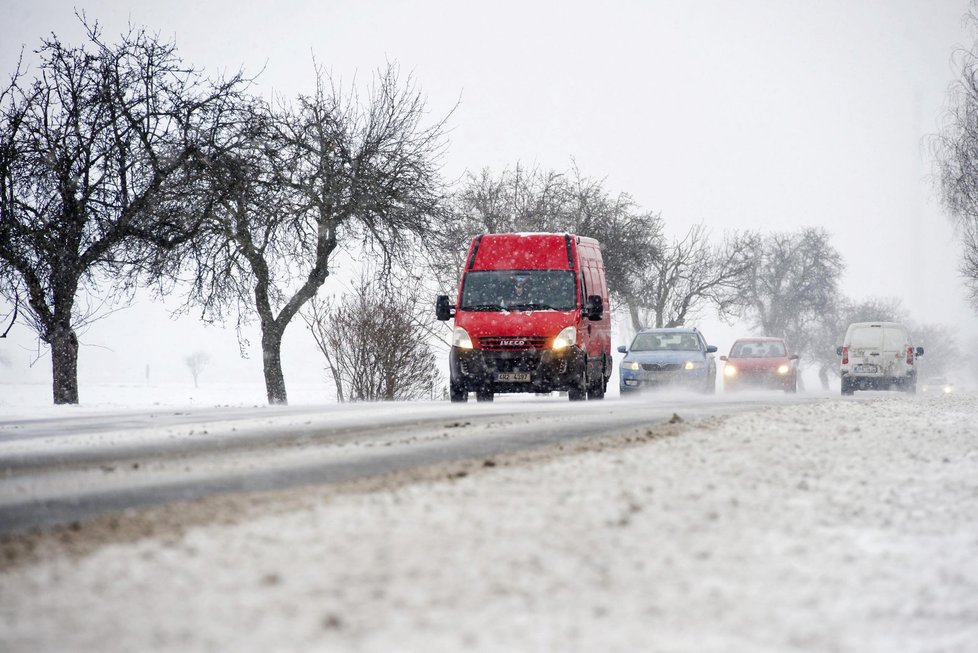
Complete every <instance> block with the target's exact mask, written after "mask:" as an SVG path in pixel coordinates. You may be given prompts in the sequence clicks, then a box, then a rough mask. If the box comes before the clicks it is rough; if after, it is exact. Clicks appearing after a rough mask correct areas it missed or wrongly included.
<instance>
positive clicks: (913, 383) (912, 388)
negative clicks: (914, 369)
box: [903, 379, 917, 395]
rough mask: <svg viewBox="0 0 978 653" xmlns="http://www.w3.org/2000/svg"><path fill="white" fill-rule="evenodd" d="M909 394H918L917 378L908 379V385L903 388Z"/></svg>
mask: <svg viewBox="0 0 978 653" xmlns="http://www.w3.org/2000/svg"><path fill="white" fill-rule="evenodd" d="M903 389H904V390H905V391H906V392H907V394H908V395H915V394H917V379H913V380H910V381H907V385H906V386H904V388H903Z"/></svg>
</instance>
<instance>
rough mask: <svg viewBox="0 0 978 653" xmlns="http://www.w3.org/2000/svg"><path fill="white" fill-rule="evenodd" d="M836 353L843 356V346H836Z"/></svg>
mask: <svg viewBox="0 0 978 653" xmlns="http://www.w3.org/2000/svg"><path fill="white" fill-rule="evenodd" d="M835 355H836V356H841V355H842V347H836V348H835Z"/></svg>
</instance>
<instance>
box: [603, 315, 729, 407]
mask: <svg viewBox="0 0 978 653" xmlns="http://www.w3.org/2000/svg"><path fill="white" fill-rule="evenodd" d="M716 350H717V348H716V347H715V346H714V345H708V344H706V339H704V338H703V334H701V333H700V332H699V331H698V330H697V329H696V328H673V329H643V330H642V331H639V332H638V333H637V334H635V338H634V339H633V340H632V344H631V346H629V347H625V346H621V347H619V348H618V351H620V352H621V353H623V354H625V359H624V360H623V361H622V362H621V365H620V366H619V367H618V373H619V377H620V386H619V387H620V389H621V394H622V395H627V394H631V393H635V392H639V391H641V390H647V389H651V388H660V387H665V386H678V387H684V388H689V389H693V390H698V391H700V392H706V393H713V392H714V391H715V390H716V378H717V366H716V360H715V358H714V356H713V353H714V352H716Z"/></svg>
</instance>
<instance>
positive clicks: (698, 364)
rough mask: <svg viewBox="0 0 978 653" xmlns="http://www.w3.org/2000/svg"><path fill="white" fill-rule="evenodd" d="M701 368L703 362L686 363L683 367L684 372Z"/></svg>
mask: <svg viewBox="0 0 978 653" xmlns="http://www.w3.org/2000/svg"><path fill="white" fill-rule="evenodd" d="M702 367H703V361H686V364H685V365H683V369H684V370H698V369H701V368H702Z"/></svg>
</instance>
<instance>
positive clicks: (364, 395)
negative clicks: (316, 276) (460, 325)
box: [302, 277, 438, 402]
mask: <svg viewBox="0 0 978 653" xmlns="http://www.w3.org/2000/svg"><path fill="white" fill-rule="evenodd" d="M423 296H424V295H423V289H422V288H421V287H419V286H418V285H406V286H401V287H399V288H395V287H389V286H386V285H385V284H384V283H382V282H381V281H380V280H378V279H377V278H374V279H367V278H366V277H362V278H361V279H360V281H359V282H358V283H357V285H356V286H355V287H354V288H353V290H352V291H351V292H350V293H348V294H347V295H345V296H343V297H342V299H341V300H340V301H339V302H336V303H332V302H328V301H326V302H323V301H319V300H317V299H315V298H314V299H313V300H311V301H310V302H309V304H308V305H307V309H306V310H304V311H303V312H302V318H303V320H305V322H306V325H307V326H308V327H309V329H310V331H312V334H313V337H314V338H315V340H316V344H317V345H318V346H319V350H320V351H321V352H322V354H323V356H324V357H325V358H326V365H327V367H328V368H329V370H330V374H331V375H332V377H333V382H334V384H335V385H336V398H337V400H338V401H341V402H342V401H346V400H348V399H349V400H351V401H377V400H387V401H390V400H408V399H422V398H431V397H433V396H434V390H435V387H436V386H437V384H438V372H437V369H436V366H435V356H434V353H433V352H432V348H431V346H430V344H429V341H430V338H431V333H430V330H429V328H428V326H427V324H428V321H429V320H430V317H429V316H428V313H429V312H430V309H429V306H428V302H427V301H424V300H423V299H422V297H423ZM424 297H425V299H426V296H424Z"/></svg>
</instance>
